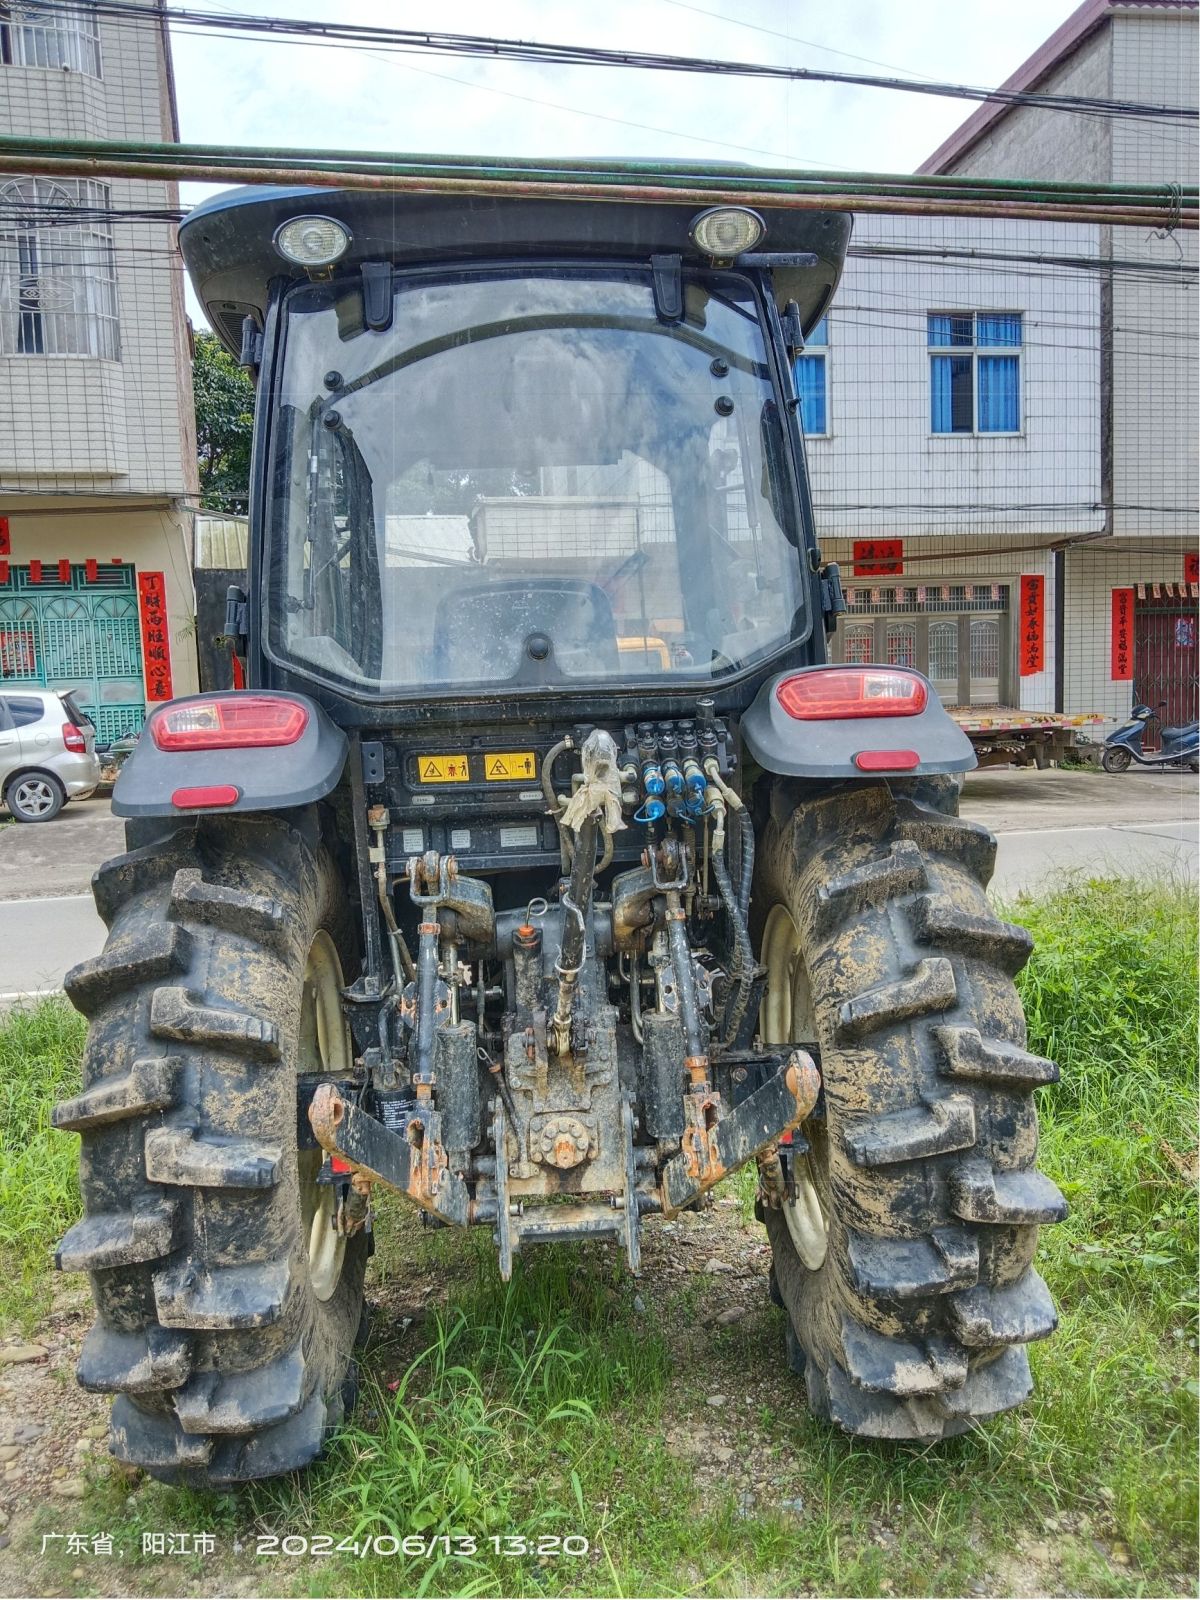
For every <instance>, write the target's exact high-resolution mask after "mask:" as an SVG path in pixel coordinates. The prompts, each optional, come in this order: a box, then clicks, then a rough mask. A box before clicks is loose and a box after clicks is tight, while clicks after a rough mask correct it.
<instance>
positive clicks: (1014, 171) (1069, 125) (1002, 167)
mask: <svg viewBox="0 0 1200 1600" xmlns="http://www.w3.org/2000/svg"><path fill="white" fill-rule="evenodd" d="M1038 90H1039V91H1040V92H1042V93H1045V94H1078V95H1089V96H1101V97H1106V98H1107V97H1109V96H1111V95H1112V93H1113V84H1112V59H1111V51H1110V42H1109V34H1108V25H1107V24H1106V25H1104V26H1102V27H1101V28H1099V29H1098V30H1097V32H1095V33H1093V34H1092V35H1091V37H1090V38H1089V39H1085V40H1084V42H1083V44H1082V45H1080V47H1079V49H1078V50H1076V51H1075V52H1074V53H1073V54H1072V55H1071V56H1070V58H1069V59H1068V60H1066V61H1063V62H1062V63H1060V65H1059V66H1057V67H1056V68H1055V69H1054V71H1053V72H1050V73H1047V75H1046V77H1045V78H1044V79H1042V80H1041V82H1039V84H1038ZM1112 128H1113V124H1112V123H1111V122H1110V121H1109V120H1108V118H1107V117H1073V116H1064V115H1063V113H1062V112H1061V111H1047V110H1039V109H1037V108H1036V107H1033V106H1021V107H1019V108H1018V109H1016V110H1013V111H1009V112H1006V113H1005V114H1004V115H1003V116H1001V117H999V118H997V120H996V121H995V122H993V123H992V125H991V126H990V128H989V129H988V130H987V132H986V133H984V134H983V135H982V137H981V138H979V139H978V140H977V141H976V142H975V143H974V144H973V145H972V146H971V148H970V149H969V150H967V151H966V152H965V153H964V154H963V155H962V156H961V157H960V158H959V159H958V160H957V161H956V162H955V163H954V165H953V166H952V167H950V168H949V169H948V170H949V171H952V172H958V173H961V174H962V175H963V176H964V177H973V178H997V177H1021V178H1048V179H1050V180H1052V181H1053V180H1058V179H1063V180H1069V179H1078V178H1082V179H1090V180H1091V181H1093V182H1096V183H1103V182H1105V181H1106V180H1107V179H1108V176H1109V174H1110V172H1111V170H1112V150H1111V140H1112Z"/></svg>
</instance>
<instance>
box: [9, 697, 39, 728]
mask: <svg viewBox="0 0 1200 1600" xmlns="http://www.w3.org/2000/svg"><path fill="white" fill-rule="evenodd" d="M4 703H5V705H6V706H7V707H8V709H9V711H10V712H11V713H12V719H13V721H14V722H15V723H16V725H17V727H18V728H27V727H28V726H29V724H30V723H31V722H40V721H41V720H42V717H43V716H44V715H45V710H44V707H43V705H42V702H41V701H40V700H35V699H34V698H33V696H32V695H19V694H6V695H5V696H4Z"/></svg>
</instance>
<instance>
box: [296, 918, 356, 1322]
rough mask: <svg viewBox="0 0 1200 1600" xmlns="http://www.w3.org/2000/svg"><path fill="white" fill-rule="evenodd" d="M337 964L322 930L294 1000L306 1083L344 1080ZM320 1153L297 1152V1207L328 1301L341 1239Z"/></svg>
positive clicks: (317, 1283)
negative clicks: (323, 1179) (321, 1177)
mask: <svg viewBox="0 0 1200 1600" xmlns="http://www.w3.org/2000/svg"><path fill="white" fill-rule="evenodd" d="M341 994H342V964H341V962H340V961H339V960H338V953H337V949H336V948H335V946H334V943H333V940H332V939H331V938H330V937H329V935H328V934H327V933H326V932H325V930H324V929H321V931H320V932H319V933H318V934H317V936H316V938H315V939H314V940H313V942H312V944H311V945H310V946H309V951H308V959H307V960H306V961H305V963H304V988H303V993H302V996H301V1000H300V1032H299V1040H298V1063H297V1064H298V1070H299V1074H300V1076H301V1077H306V1078H328V1077H333V1078H344V1077H346V1076H347V1075H348V1074H349V1072H350V1068H351V1065H352V1059H353V1053H352V1051H351V1047H350V1030H349V1028H348V1027H347V1025H346V1019H345V1017H344V1016H343V1015H342V1005H341ZM322 1160H323V1157H322V1152H321V1151H320V1150H302V1151H301V1152H300V1158H299V1168H300V1207H301V1216H302V1218H303V1223H304V1226H305V1227H306V1228H307V1230H308V1275H309V1281H310V1282H311V1284H312V1290H313V1294H314V1295H315V1296H316V1297H317V1299H318V1300H328V1299H330V1298H331V1297H332V1295H333V1293H334V1291H335V1290H336V1288H337V1286H338V1283H339V1282H340V1280H341V1276H342V1266H343V1264H344V1262H345V1259H346V1236H345V1234H344V1233H338V1231H337V1229H336V1227H335V1221H336V1213H337V1190H336V1188H335V1186H334V1185H333V1184H329V1183H318V1182H317V1178H318V1175H319V1174H320V1171H321V1165H322Z"/></svg>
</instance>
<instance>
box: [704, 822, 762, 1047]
mask: <svg viewBox="0 0 1200 1600" xmlns="http://www.w3.org/2000/svg"><path fill="white" fill-rule="evenodd" d="M712 870H713V877H714V878H715V879H716V881H717V893H718V894H719V895H720V897H721V903H722V905H723V906H724V907H725V911H726V914H727V916H728V917H729V923H730V926H731V927H732V929H733V940H734V960H733V972H732V973H731V977H732V980H733V993H732V995H731V996H730V998H729V1003H728V1004H727V1005H726V1007H725V1026H724V1030H723V1033H724V1042H726V1043H727V1042H728V1041H729V1040H730V1039H732V1038H734V1037H735V1036H736V1034H737V1031H738V1028H739V1027H740V1026H741V1024H742V1019H743V1018H744V1017H745V1015H746V1008H747V1006H748V1005H749V1004H750V996H751V993H752V992H753V988H754V968H755V961H754V945H753V943H752V941H751V938H750V928H749V926H748V924H747V922H746V919H745V917H744V916H743V915H742V913H741V911H740V909H739V907H738V903H737V898H736V896H735V894H734V892H733V882H732V880H731V879H730V876H729V868H728V866H727V865H726V864H725V841H724V839H723V838H722V839H721V841H720V848H717V845H716V840H715V839H714V846H713V853H712Z"/></svg>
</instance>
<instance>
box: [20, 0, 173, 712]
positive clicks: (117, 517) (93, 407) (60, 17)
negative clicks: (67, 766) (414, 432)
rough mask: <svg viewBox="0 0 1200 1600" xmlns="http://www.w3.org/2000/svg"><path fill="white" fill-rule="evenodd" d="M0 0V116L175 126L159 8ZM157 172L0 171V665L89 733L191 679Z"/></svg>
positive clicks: (73, 128)
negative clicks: (3, 0)
mask: <svg viewBox="0 0 1200 1600" xmlns="http://www.w3.org/2000/svg"><path fill="white" fill-rule="evenodd" d="M144 9H145V13H146V15H145V20H144V22H142V21H141V19H131V18H128V17H123V18H121V19H119V20H111V21H110V20H106V19H103V18H99V19H98V18H97V17H96V16H95V14H94V13H91V12H90V11H89V10H88V9H87V8H86V7H80V8H79V9H78V10H68V9H65V8H62V7H57V8H55V9H54V10H53V11H52V12H51V11H49V10H48V9H47V8H43V7H39V6H36V5H34V4H29V5H27V6H24V5H21V4H16V3H14V4H12V5H9V6H7V7H5V8H4V11H3V18H2V19H0V56H2V60H0V130H2V131H3V132H5V133H8V134H28V135H31V136H34V137H48V138H65V139H72V138H78V139H129V140H153V141H156V142H157V141H163V140H173V139H175V138H176V137H177V129H176V126H175V115H174V105H173V92H172V83H171V66H170V51H169V46H168V41H167V35H166V29H165V24H164V19H163V14H162V11H161V8H160V7H159V5H158V4H156V3H155V0H145V4H144ZM177 206H178V195H177V192H176V189H175V186H174V185H173V184H169V183H148V182H145V181H141V180H129V179H115V178H114V179H110V180H106V181H105V182H103V183H100V182H96V181H94V180H90V179H77V178H65V177H62V178H60V177H55V178H48V177H45V176H41V175H38V176H36V177H33V176H19V175H18V176H2V177H0V519H2V520H0V680H4V681H11V680H16V681H23V682H42V683H46V684H49V685H50V686H51V687H55V688H67V687H70V688H72V689H74V690H75V691H76V693H77V694H78V695H79V697H80V699H81V700H82V701H83V702H84V703H85V704H86V705H88V706H89V707H90V708H91V710H92V714H93V716H94V718H95V720H96V722H97V726H98V729H99V733H100V736H101V737H102V738H112V737H116V736H117V735H119V734H120V733H121V732H124V731H127V730H129V729H135V728H138V727H140V726H141V724H142V721H143V720H144V716H145V710H146V703H147V697H148V696H149V697H150V698H151V699H153V698H157V697H158V696H160V695H161V694H162V693H163V690H164V688H165V687H167V686H169V687H170V689H171V690H172V692H173V693H175V694H181V693H187V692H189V691H191V690H193V689H194V688H195V686H196V666H195V658H196V650H195V637H194V621H193V609H194V608H193V586H192V576H191V568H192V515H193V513H192V509H191V508H192V506H193V505H194V503H195V500H196V494H197V486H196V452H195V438H194V435H195V423H194V418H193V412H192V400H191V367H190V353H189V350H188V343H187V337H188V336H187V323H186V320H185V317H184V310H183V283H182V277H181V270H182V269H181V267H180V263H179V258H178V254H177V252H176V250H175V245H174V228H173V226H172V224H171V223H170V222H169V221H167V220H161V219H162V217H163V214H164V213H167V214H169V213H170V212H171V211H173V210H174V209H175V208H176V207H177Z"/></svg>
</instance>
